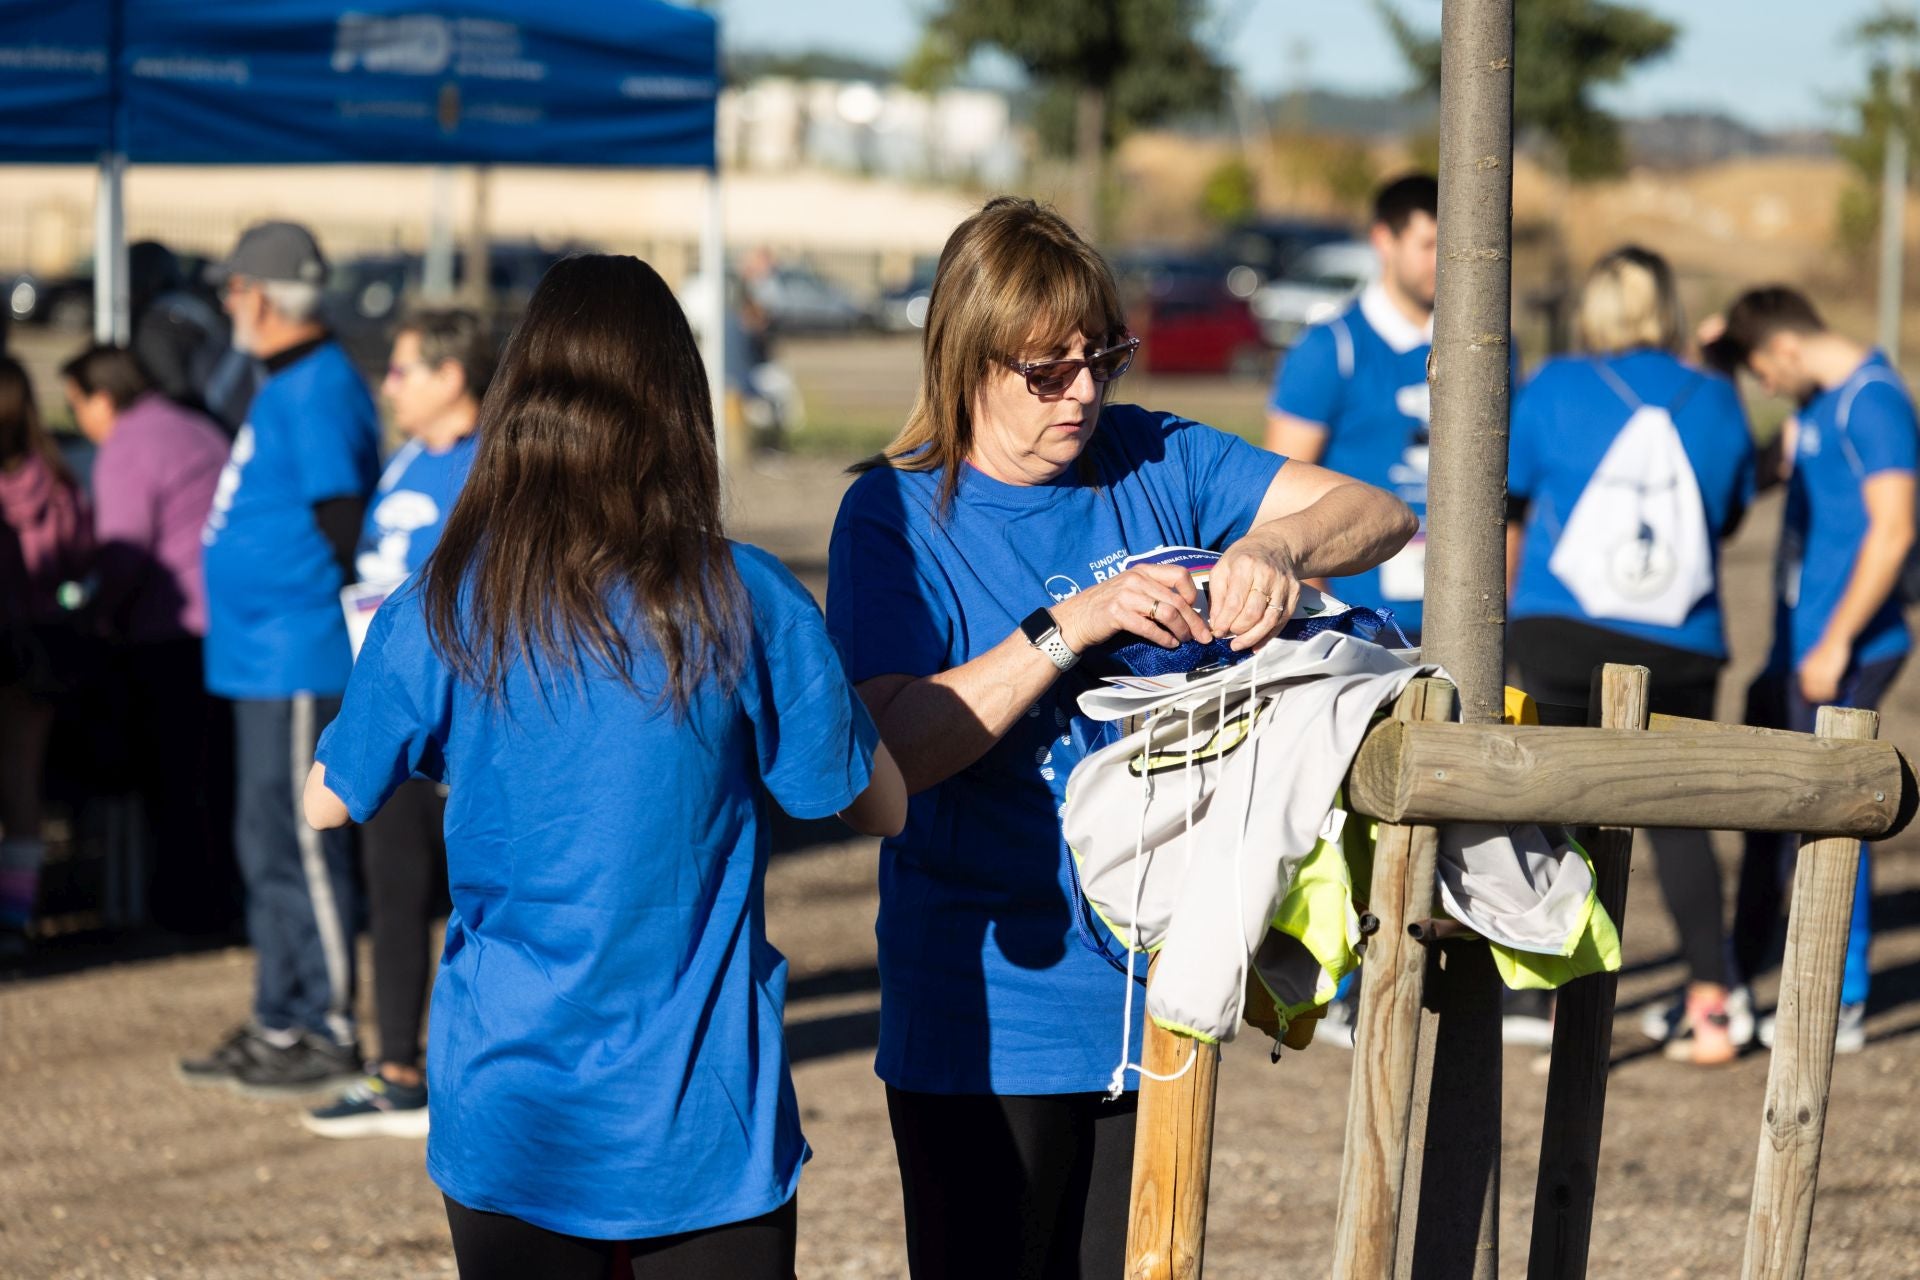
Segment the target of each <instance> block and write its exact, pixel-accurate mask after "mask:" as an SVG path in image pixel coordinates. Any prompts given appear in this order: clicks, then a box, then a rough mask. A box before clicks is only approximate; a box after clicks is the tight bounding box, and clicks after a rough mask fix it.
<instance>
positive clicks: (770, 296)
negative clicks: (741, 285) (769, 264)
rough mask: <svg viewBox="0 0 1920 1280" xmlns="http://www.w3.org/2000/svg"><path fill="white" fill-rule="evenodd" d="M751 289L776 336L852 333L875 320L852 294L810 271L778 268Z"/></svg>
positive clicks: (756, 282) (795, 268)
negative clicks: (786, 334)
mask: <svg viewBox="0 0 1920 1280" xmlns="http://www.w3.org/2000/svg"><path fill="white" fill-rule="evenodd" d="M750 288H751V290H752V293H753V298H754V301H755V302H757V303H759V305H760V307H761V309H762V310H763V311H765V312H766V315H767V328H768V330H769V331H770V332H772V333H777V334H783V333H851V332H853V331H854V330H856V329H864V328H866V327H867V326H868V325H869V324H870V323H871V320H872V317H871V316H870V315H869V313H868V311H867V309H866V308H865V307H863V306H861V305H860V304H859V303H858V302H856V301H854V298H853V295H852V294H850V293H848V292H847V291H846V290H845V289H843V288H841V287H840V286H839V285H837V284H835V283H834V282H833V281H831V280H828V279H826V278H824V277H822V276H819V275H816V274H815V273H814V272H813V271H811V270H809V269H808V268H806V267H776V268H774V269H773V270H772V271H771V272H769V273H768V274H767V275H765V276H762V277H761V278H760V279H758V280H756V281H755V282H754V283H753V284H752V285H751V286H750Z"/></svg>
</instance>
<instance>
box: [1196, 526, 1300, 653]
mask: <svg viewBox="0 0 1920 1280" xmlns="http://www.w3.org/2000/svg"><path fill="white" fill-rule="evenodd" d="M1207 599H1208V602H1209V608H1208V610H1207V613H1208V616H1210V617H1211V618H1212V619H1213V624H1214V630H1215V631H1216V632H1218V633H1219V634H1220V635H1223V636H1232V637H1233V646H1232V647H1233V648H1234V649H1235V650H1236V651H1238V652H1245V651H1246V650H1249V649H1256V648H1258V647H1259V646H1261V645H1263V644H1265V643H1266V642H1267V641H1268V640H1271V639H1272V638H1273V637H1274V636H1276V635H1278V634H1279V633H1280V628H1281V627H1283V626H1285V625H1286V623H1287V619H1288V618H1291V617H1292V616H1293V611H1294V608H1295V606H1297V605H1298V604H1299V603H1300V572H1299V567H1298V566H1297V564H1296V563H1295V561H1294V557H1293V553H1292V551H1291V550H1289V549H1288V547H1287V545H1286V543H1285V541H1284V540H1283V539H1281V538H1279V537H1277V536H1275V535H1273V534H1272V533H1263V532H1262V531H1261V530H1259V529H1255V530H1254V531H1253V532H1252V533H1249V534H1248V535H1247V536H1246V537H1244V538H1242V539H1240V541H1238V542H1236V543H1234V544H1233V545H1232V546H1230V547H1228V548H1227V549H1226V551H1225V552H1224V553H1223V554H1222V555H1221V557H1220V562H1219V563H1218V564H1216V565H1215V566H1214V568H1213V576H1212V578H1211V579H1210V580H1209V581H1208V583H1207Z"/></svg>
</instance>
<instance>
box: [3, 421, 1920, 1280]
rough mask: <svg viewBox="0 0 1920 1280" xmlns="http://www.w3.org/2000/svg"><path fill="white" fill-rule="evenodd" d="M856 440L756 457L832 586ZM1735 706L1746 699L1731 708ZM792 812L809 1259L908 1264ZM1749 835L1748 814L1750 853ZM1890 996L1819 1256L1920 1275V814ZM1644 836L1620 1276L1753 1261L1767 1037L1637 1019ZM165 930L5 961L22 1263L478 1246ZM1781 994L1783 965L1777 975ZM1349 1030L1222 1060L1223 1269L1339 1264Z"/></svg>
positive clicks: (1293, 1273) (12, 1166)
mask: <svg viewBox="0 0 1920 1280" xmlns="http://www.w3.org/2000/svg"><path fill="white" fill-rule="evenodd" d="M844 483H845V482H844V479H843V478H842V477H841V476H840V475H839V473H838V469H837V466H835V465H833V464H830V463H828V462H825V461H822V460H820V459H814V458H798V459H795V458H784V459H778V460H775V461H772V462H769V463H764V464H759V465H756V466H754V467H750V468H743V469H742V470H741V471H740V472H739V473H738V474H736V476H735V478H734V490H735V511H736V513H737V519H738V522H739V527H740V529H741V532H742V535H743V536H745V537H748V538H751V539H752V540H755V541H759V542H762V543H763V544H765V545H768V546H770V547H772V548H773V549H775V550H776V551H778V552H779V553H780V554H782V555H783V556H784V557H786V558H787V559H788V561H789V563H791V564H793V565H794V567H795V568H796V570H797V571H798V572H799V573H800V574H801V576H802V577H803V578H804V579H805V580H806V581H807V582H808V584H809V585H810V586H811V587H813V588H814V589H815V590H816V591H819V590H821V589H822V588H823V585H824V583H823V575H824V561H825V531H826V524H827V521H828V520H829V519H830V516H831V512H832V510H833V507H834V503H835V501H836V500H837V497H838V494H839V492H840V489H841V487H843V485H844ZM1776 524H1777V511H1776V510H1775V509H1774V508H1771V507H1764V508H1762V509H1761V510H1760V511H1759V512H1756V515H1755V518H1754V520H1753V521H1752V523H1751V527H1750V528H1749V529H1748V530H1747V531H1746V533H1745V535H1744V536H1743V538H1742V540H1741V542H1740V543H1739V544H1738V545H1737V546H1736V547H1735V548H1734V550H1733V552H1732V554H1731V556H1730V559H1729V576H1730V583H1731V596H1732V606H1733V610H1734V616H1735V617H1736V618H1738V619H1740V620H1741V622H1742V625H1741V626H1740V627H1739V628H1737V629H1736V637H1735V640H1736V661H1735V666H1734V670H1733V673H1732V676H1731V677H1730V679H1729V683H1728V691H1729V697H1731V696H1732V694H1733V693H1735V692H1737V690H1738V688H1739V681H1740V680H1741V678H1742V677H1743V675H1744V673H1745V672H1747V671H1750V670H1751V668H1752V666H1753V665H1754V663H1755V662H1756V661H1757V660H1758V658H1759V656H1760V653H1761V651H1762V650H1763V649H1764V646H1765V639H1766V628H1767V623H1766V620H1765V606H1764V592H1765V558H1766V555H1767V550H1768V547H1769V546H1770V543H1771V539H1772V536H1773V529H1774V527H1775V525H1776ZM1917 694H1920V685H1917V684H1916V680H1915V679H1914V678H1913V677H1912V676H1911V673H1909V676H1908V678H1906V679H1903V680H1902V682H1901V683H1900V685H1899V686H1898V688H1897V689H1896V693H1895V696H1894V699H1893V702H1892V705H1891V708H1890V714H1889V715H1888V717H1887V722H1886V725H1885V732H1886V735H1887V736H1889V737H1892V738H1895V739H1898V740H1901V741H1903V742H1910V741H1912V735H1913V733H1914V731H1915V729H1916V727H1920V696H1917ZM1724 710H1725V708H1723V711H1724ZM843 834H844V833H843V832H842V833H839V834H836V832H835V831H834V830H833V829H831V828H828V827H820V826H813V827H806V828H796V829H792V830H786V831H783V832H782V839H781V845H782V847H783V849H784V852H782V853H781V855H780V856H778V857H777V858H776V860H775V863H774V866H773V869H772V871H771V873H770V874H769V877H768V883H767V896H768V911H769V916H770V920H771V925H770V928H771V931H772V933H773V937H774V941H775V942H776V943H777V944H778V945H779V946H780V947H781V948H782V949H783V950H784V951H785V952H786V953H787V955H788V956H789V957H790V959H791V961H792V971H793V984H792V986H793V1001H792V1004H791V1006H790V1009H789V1022H788V1025H789V1033H790V1043H791V1045H792V1049H793V1055H794V1058H795V1062H796V1066H795V1080H796V1084H797V1087H798V1091H799V1096H800V1102H801V1106H802V1109H803V1112H804V1116H805V1123H806V1128H807V1133H808V1136H809V1138H810V1139H811V1141H812V1143H813V1145H814V1148H815V1150H816V1152H817V1155H816V1158H815V1159H814V1161H813V1163H812V1164H811V1165H810V1166H809V1168H808V1171H807V1176H806V1179H805V1182H804V1184H803V1187H802V1195H801V1243H800V1249H801V1254H800V1268H799V1269H800V1273H801V1275H803V1276H807V1277H824V1276H897V1275H901V1274H903V1273H904V1264H903V1257H902V1250H901V1245H900V1237H901V1224H900V1200H899V1194H898V1184H897V1182H896V1179H895V1171H894V1165H893V1160H892V1157H891V1154H890V1149H889V1141H888V1134H887V1124H886V1114H885V1104H884V1099H883V1096H882V1092H881V1088H880V1085H879V1083H878V1082H877V1081H876V1080H875V1079H874V1077H873V1074H872V1069H871V1049H872V1045H873V1041H874V1035H875V1031H876V1028H877V995H876V978H875V973H874V970H873V935H872V921H873V912H874V888H873V867H872V863H873V860H874V858H875V856H876V855H875V848H874V845H873V844H872V842H869V841H861V840H845V839H842V838H840V836H841V835H843ZM1732 853H1733V846H1732V845H1731V843H1730V842H1723V845H1722V847H1721V849H1720V854H1721V856H1722V858H1723V860H1724V859H1727V858H1729V857H1730V856H1731V855H1732ZM1876 856H1877V860H1878V861H1877V867H1878V872H1877V875H1878V882H1877V887H1878V893H1879V898H1878V901H1877V903H1876V908H1875V910H1876V919H1877V920H1878V922H1879V925H1880V932H1879V935H1878V938H1877V941H1876V944H1875V950H1874V965H1875V970H1876V978H1875V983H1876V985H1875V1002H1874V1006H1873V1009H1872V1016H1871V1017H1870V1019H1869V1022H1868V1030H1869V1032H1870V1036H1871V1042H1870V1043H1869V1045H1868V1047H1867V1050H1866V1052H1864V1053H1862V1054H1859V1055H1857V1056H1853V1057H1849V1058H1843V1059H1841V1060H1839V1062H1838V1064H1837V1066H1836V1070H1835V1073H1834V1096H1833V1102H1832V1108H1831V1112H1830V1118H1829V1122H1828V1126H1827V1136H1826V1161H1825V1167H1824V1170H1823V1178H1822V1181H1821V1186H1820V1199H1819V1204H1818V1208H1817V1211H1816V1215H1815V1221H1814V1234H1813V1262H1812V1265H1811V1267H1810V1268H1809V1274H1811V1275H1814V1276H1832V1277H1839V1276H1845V1277H1848V1278H1849V1280H1865V1278H1878V1277H1904V1276H1915V1277H1920V1161H1916V1159H1915V1158H1914V1156H1913V1155H1912V1154H1911V1150H1910V1148H1911V1145H1912V1141H1913V1137H1914V1133H1915V1129H1914V1121H1915V1118H1916V1115H1920V1070H1916V1068H1920V1036H1916V1035H1914V1034H1912V1033H1913V1032H1914V1031H1915V1030H1916V1029H1920V838H1916V837H1911V836H1907V837H1902V838H1900V839H1898V840H1896V841H1894V842H1892V843H1891V844H1889V845H1888V846H1885V847H1884V848H1882V849H1880V850H1878V852H1877V855H1876ZM1649 870H1650V868H1649V866H1648V865H1647V864H1646V863H1645V861H1644V860H1643V861H1641V862H1640V864H1639V865H1638V868H1637V874H1636V875H1635V876H1634V879H1633V889H1632V898H1631V903H1630V907H1629V911H1628V921H1627V925H1628V927H1627V929H1626V944H1627V973H1626V974H1625V976H1624V978H1623V981H1622V983H1621V999H1620V1022H1619V1025H1618V1027H1617V1028H1616V1035H1615V1045H1614V1055H1615V1069H1614V1071H1613V1074H1612V1080H1611V1085H1610V1090H1609V1097H1608V1101H1609V1110H1608V1119H1607V1133H1606V1145H1605V1152H1604V1156H1603V1162H1602V1168H1601V1176H1600V1191H1599V1204H1598V1210H1597V1214H1596V1225H1595V1230H1594V1246H1593V1261H1592V1266H1591V1269H1590V1274H1591V1275H1593V1276H1595V1277H1630V1278H1631V1280H1680V1278H1682V1277H1710V1276H1713V1277H1717V1276H1728V1275H1733V1274H1736V1273H1737V1271H1738V1267H1739V1259H1740V1252H1741V1243H1742V1237H1743V1233H1744V1230H1745V1225H1746V1206H1747V1201H1748V1196H1749V1193H1750V1183H1751V1178H1752V1171H1753V1164H1754V1158H1755V1151H1756V1147H1757V1141H1758V1132H1759V1111H1760V1105H1761V1098H1762V1095H1763V1092H1764V1089H1765V1084H1766V1071H1767V1058H1766V1056H1765V1055H1764V1054H1760V1053H1755V1054H1750V1055H1748V1056H1747V1057H1745V1058H1743V1059H1742V1060H1740V1061H1739V1062H1738V1063H1736V1064H1734V1065H1733V1066H1731V1067H1727V1068H1724V1069H1720V1070H1715V1071H1697V1070H1692V1069H1688V1068H1684V1067H1680V1066H1676V1065H1674V1064H1671V1063H1668V1062H1666V1061H1664V1060H1663V1059H1662V1058H1661V1057H1660V1056H1659V1054H1658V1053H1657V1052H1653V1051H1652V1049H1651V1046H1650V1045H1648V1043H1647V1042H1646V1041H1645V1040H1644V1039H1642V1038H1641V1037H1640V1036H1639V1035H1638V1033H1637V1032H1636V1031H1635V1030H1634V1029H1633V1027H1632V1023H1633V1021H1634V1020H1635V1017H1636V1015H1637V1014H1638V1012H1639V1010H1640V1008H1641V1007H1642V1006H1643V1005H1644V1004H1645V1003H1646V1002H1648V1001H1649V1000H1652V999H1656V998H1659V997H1660V996H1661V995H1662V994H1663V993H1665V992H1666V991H1668V990H1670V989H1671V988H1672V987H1673V986H1674V985H1675V984H1676V983H1678V982H1679V981H1680V978H1681V972H1680V967H1679V965H1678V962H1677V960H1676V958H1675V954H1674V945H1673V942H1674V940H1673V934H1672V930H1671V927H1670V926H1669V925H1668V923H1667V921H1666V918H1665V915H1664V913H1663V912H1662V910H1661V909H1660V904H1659V901H1658V896H1657V891H1656V889H1655V886H1654V882H1653V877H1652V876H1651V875H1649V874H1647V872H1648V871H1649ZM162 949H163V948H160V947H158V946H156V945H155V943H154V941H153V940H151V939H131V940H121V941H118V942H103V941H101V940H99V939H93V940H80V941H76V942H71V943H64V944H61V945H56V946H54V947H51V948H49V949H48V950H47V951H46V952H45V953H43V954H42V955H41V956H39V957H38V958H37V959H36V960H35V961H34V963H33V964H32V965H30V966H29V967H28V968H27V969H26V970H25V971H23V972H21V973H19V974H15V975H13V976H12V978H11V980H7V979H0V1276H6V1277H13V1276H19V1277H35V1278H37V1277H75V1278H78V1277H96V1276H98V1277H108V1276H111V1277H116V1278H118V1277H136V1278H137V1277H143V1276H153V1277H202V1278H205V1280H228V1278H231V1280H242V1278H245V1280H256V1278H259V1277H290V1278H294V1277H297V1278H300V1280H318V1278H320V1277H414V1276H437V1275H447V1274H451V1272H452V1258H451V1252H450V1249H449V1247H448V1244H447V1238H446V1227H445V1222H444V1219H443V1217H442V1215H441V1210H440V1202H439V1197H438V1194H437V1192H436V1191H435V1190H434V1188H433V1187H432V1185H431V1184H430V1183H429V1182H428V1181H427V1179H426V1176H425V1174H424V1172H423V1169H422V1158H421V1152H422V1147H421V1144H420V1143H418V1142H413V1141H406V1140H372V1141H361V1142H328V1141H324V1140H321V1139H318V1138H313V1137H310V1136H309V1135H307V1134H306V1133H305V1132H304V1131H303V1130H302V1129H301V1128H300V1127H299V1124H298V1121H297V1117H298V1104H295V1103H290V1102H260V1101H253V1100H246V1099H241V1098H237V1097H235V1096H232V1095H230V1094H228V1093H226V1092H224V1091H206V1090H194V1089H189V1088H187V1087H185V1086H183V1085H182V1084H180V1083H179V1082H178V1081H177V1080H176V1079H175V1078H174V1076H173V1073H172V1062H173V1060H174V1058H175V1057H176V1056H178V1055H179V1054H180V1053H182V1052H184V1051H188V1050H193V1049H198V1048H200V1047H202V1046H204V1045H205V1044H207V1043H210V1042H211V1041H212V1040H214V1039H216V1038H217V1037H218V1036H220V1035H221V1034H222V1033H223V1032H224V1031H225V1030H226V1028H227V1027H228V1026H230V1025H231V1024H232V1023H233V1022H234V1021H235V1020H236V1018H237V1017H238V1016H239V1015H240V1014H241V1013H242V1012H243V1011H244V1009H245V1007H246V1003H247V995H248V990H249V983H250V981H251V974H252V965H251V959H250V956H249V954H248V953H247V952H246V951H244V950H239V949H234V950H223V951H215V952H203V953H199V954H176V955H164V954H163V955H157V956H156V955H155V954H154V953H155V952H156V951H158V950H162ZM1769 994H1770V993H1769V992H1767V991H1765V990H1763V992H1762V996H1763V1003H1770V1002H1769V1001H1767V1000H1766V999H1765V997H1766V996H1767V995H1769ZM1350 1062H1351V1057H1350V1055H1349V1054H1347V1053H1346V1052H1343V1051H1341V1050H1338V1049H1334V1048H1328V1047H1324V1046H1323V1047H1320V1048H1315V1049H1312V1050H1310V1051H1308V1052H1306V1053H1303V1054H1289V1055H1287V1057H1286V1058H1285V1059H1284V1060H1283V1061H1282V1062H1281V1063H1280V1064H1279V1065H1277V1066H1274V1065H1269V1063H1268V1061H1267V1055H1266V1041H1265V1040H1264V1038H1262V1037H1258V1036H1248V1037H1246V1038H1244V1039H1242V1040H1241V1041H1238V1042H1236V1043H1235V1044H1233V1045H1232V1046H1230V1047H1229V1049H1228V1051H1227V1054H1226V1061H1225V1064H1224V1065H1223V1067H1222V1070H1221V1077H1220V1078H1221V1085H1220V1096H1219V1117H1218V1129H1217V1134H1218V1137H1217V1143H1216V1148H1215V1154H1214V1175H1213V1201H1212V1214H1211V1217H1210V1220H1209V1235H1208V1245H1207V1263H1208V1275H1209V1276H1210V1277H1213V1278H1214V1280H1229V1278H1232V1277H1248V1278H1251V1277H1263V1278H1265V1277H1275V1278H1284V1277H1303V1278H1304V1277H1314V1276H1324V1275H1326V1274H1327V1273H1328V1265H1329V1264H1328V1259H1329V1258H1330V1256H1331V1242H1332V1232H1333V1210H1334V1184H1335V1180H1336V1177H1337V1173H1338V1169H1339V1159H1340V1145H1341V1130H1342V1125H1343V1117H1344V1114H1345V1095H1346V1087H1347V1073H1348V1070H1349V1064H1350ZM1504 1076H1505V1081H1506V1086H1505V1088H1506V1101H1507V1107H1506V1119H1505V1139H1506V1157H1505V1159H1506V1164H1505V1169H1504V1184H1503V1195H1502V1224H1501V1229H1502V1250H1501V1252H1502V1259H1503V1264H1504V1267H1505V1270H1506V1271H1507V1272H1508V1274H1513V1275H1518V1274H1521V1272H1522V1271H1523V1270H1524V1265H1525V1250H1526V1239H1527V1230H1528V1228H1527V1223H1528V1221H1529V1213H1530V1204H1531V1200H1532V1191H1533V1175H1534V1159H1535V1152H1536V1151H1537V1148H1538V1140H1539V1129H1540V1112H1541V1107H1542V1103H1543V1098H1544V1092H1545V1077H1544V1075H1542V1074H1540V1073H1539V1072H1537V1071H1536V1070H1535V1057H1534V1054H1533V1053H1532V1052H1531V1051H1528V1050H1521V1049H1509V1050H1507V1051H1506V1057H1505V1062H1504Z"/></svg>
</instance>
